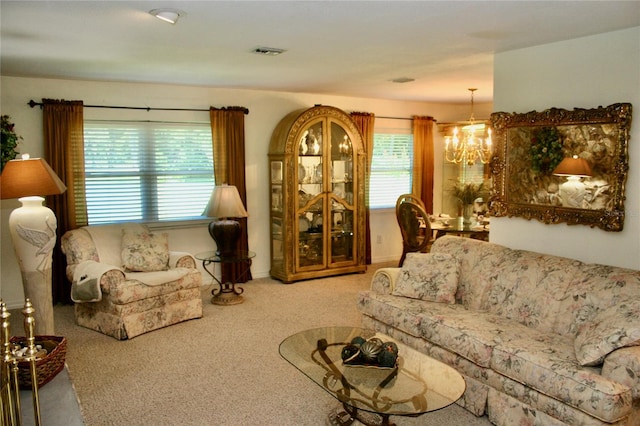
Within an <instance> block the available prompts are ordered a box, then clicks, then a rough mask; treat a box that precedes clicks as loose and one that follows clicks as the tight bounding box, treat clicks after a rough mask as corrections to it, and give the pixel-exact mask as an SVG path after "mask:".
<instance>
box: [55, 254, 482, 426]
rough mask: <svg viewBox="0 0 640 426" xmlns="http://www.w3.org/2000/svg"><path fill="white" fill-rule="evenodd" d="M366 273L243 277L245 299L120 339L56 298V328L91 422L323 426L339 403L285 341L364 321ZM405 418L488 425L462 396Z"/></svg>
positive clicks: (206, 296)
mask: <svg viewBox="0 0 640 426" xmlns="http://www.w3.org/2000/svg"><path fill="white" fill-rule="evenodd" d="M380 266H388V265H373V266H370V267H369V270H368V271H367V273H366V274H353V275H344V276H340V277H334V278H328V279H318V280H310V281H303V282H298V283H295V284H288V285H287V284H282V283H280V282H279V281H275V280H271V279H258V280H253V281H251V282H249V283H246V284H243V285H242V287H244V289H245V292H244V296H245V299H246V300H245V303H243V304H241V305H235V306H216V305H212V304H210V303H209V300H210V291H211V287H208V288H206V289H205V290H203V300H204V301H205V303H204V317H203V318H202V319H198V320H192V321H188V322H184V323H181V324H177V325H174V326H171V327H167V328H164V329H161V330H157V331H154V332H151V333H147V334H144V335H141V336H138V337H136V338H134V339H132V340H129V341H117V340H115V339H113V338H111V337H108V336H105V335H102V334H100V333H97V332H95V331H91V330H88V329H85V328H82V327H78V326H76V325H75V324H74V320H73V308H72V307H71V306H56V308H55V321H56V334H59V335H64V336H66V337H67V339H68V350H67V364H68V367H69V371H70V374H71V378H72V380H73V383H74V385H75V388H76V390H77V393H78V398H79V400H80V405H81V408H82V411H83V415H84V418H85V422H86V424H87V425H88V426H97V425H284V426H288V425H291V426H299V425H310V426H311V425H324V424H325V419H326V415H327V413H328V412H329V411H330V410H331V409H333V408H335V407H337V406H338V405H339V404H338V402H337V400H336V399H334V398H333V397H332V396H331V395H329V394H328V393H327V392H325V391H324V390H322V389H321V388H320V387H319V386H318V385H316V384H314V383H313V382H312V381H311V380H309V379H308V378H306V377H305V376H304V375H302V374H301V373H300V372H299V371H298V370H297V369H295V368H294V367H293V366H291V365H290V364H289V363H288V362H287V361H285V360H284V359H283V358H281V357H280V354H279V352H278V345H279V343H280V342H281V341H282V340H283V339H284V338H286V337H287V336H289V335H291V334H294V333H296V332H298V331H301V330H304V329H308V328H314V327H322V326H331V325H359V324H360V315H359V314H358V311H357V309H356V295H357V293H358V291H360V290H363V289H367V288H368V287H369V283H370V279H371V275H372V273H373V271H374V270H375V269H377V268H378V267H380ZM393 420H394V421H395V422H396V423H397V425H398V426H402V425H422V424H434V425H449V426H457V425H460V426H462V425H464V426H467V425H488V424H489V422H488V420H487V419H486V417H485V418H476V417H475V416H473V415H472V414H470V413H469V412H467V411H466V410H464V409H462V408H460V407H459V406H457V405H452V406H450V407H448V408H446V409H443V410H441V411H438V412H435V413H429V414H425V415H423V416H420V417H418V418H404V417H398V416H395V417H393Z"/></svg>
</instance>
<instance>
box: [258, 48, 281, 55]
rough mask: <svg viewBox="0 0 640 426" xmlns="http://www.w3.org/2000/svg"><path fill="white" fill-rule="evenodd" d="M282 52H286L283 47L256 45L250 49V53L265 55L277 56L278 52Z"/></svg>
mask: <svg viewBox="0 0 640 426" xmlns="http://www.w3.org/2000/svg"><path fill="white" fill-rule="evenodd" d="M284 52H286V50H285V49H278V48H276V47H256V48H255V49H252V50H251V53H255V54H257V55H266V56H278V55H279V54H281V53H284Z"/></svg>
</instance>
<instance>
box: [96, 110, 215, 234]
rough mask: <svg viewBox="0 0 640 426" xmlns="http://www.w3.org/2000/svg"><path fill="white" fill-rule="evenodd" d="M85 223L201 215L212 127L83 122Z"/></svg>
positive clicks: (209, 175)
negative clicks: (86, 212) (86, 218)
mask: <svg viewBox="0 0 640 426" xmlns="http://www.w3.org/2000/svg"><path fill="white" fill-rule="evenodd" d="M84 161H85V191H86V198H87V210H88V220H89V224H90V225H96V224H102V223H112V222H126V221H148V222H156V221H170V220H188V219H194V218H201V217H202V213H203V211H204V209H205V207H206V205H207V202H208V201H209V196H210V195H211V191H212V190H213V187H214V184H215V182H214V178H213V150H212V145H211V126H210V125H209V124H208V123H205V124H191V123H161V122H122V121H118V122H106V121H95V122H94V121H85V123H84Z"/></svg>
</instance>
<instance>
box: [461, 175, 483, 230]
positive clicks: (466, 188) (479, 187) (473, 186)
mask: <svg viewBox="0 0 640 426" xmlns="http://www.w3.org/2000/svg"><path fill="white" fill-rule="evenodd" d="M486 193H487V191H486V190H485V186H484V182H481V183H462V182H461V183H458V184H457V185H455V186H454V187H453V197H454V198H456V199H457V200H458V202H459V203H460V205H461V207H462V217H463V221H464V223H471V216H472V215H473V203H474V201H475V200H476V199H478V198H480V197H481V196H483V195H485V194H486Z"/></svg>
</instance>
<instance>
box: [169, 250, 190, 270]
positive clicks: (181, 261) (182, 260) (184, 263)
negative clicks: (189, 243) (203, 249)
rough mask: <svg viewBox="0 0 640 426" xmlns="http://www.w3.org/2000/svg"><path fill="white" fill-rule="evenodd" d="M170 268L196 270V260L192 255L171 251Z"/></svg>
mask: <svg viewBox="0 0 640 426" xmlns="http://www.w3.org/2000/svg"><path fill="white" fill-rule="evenodd" d="M169 267H170V268H189V269H196V259H195V257H193V256H192V255H191V253H187V252H184V251H170V252H169Z"/></svg>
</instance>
